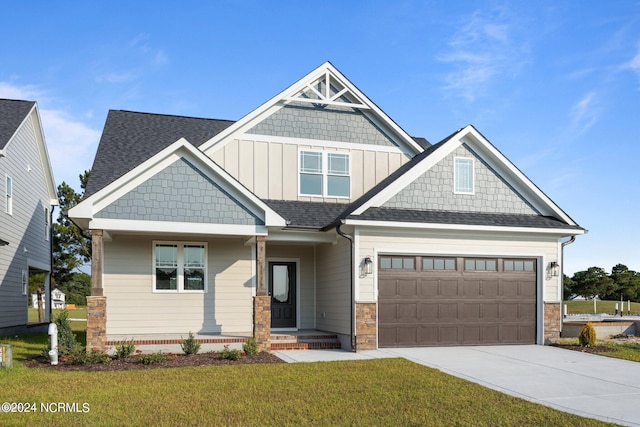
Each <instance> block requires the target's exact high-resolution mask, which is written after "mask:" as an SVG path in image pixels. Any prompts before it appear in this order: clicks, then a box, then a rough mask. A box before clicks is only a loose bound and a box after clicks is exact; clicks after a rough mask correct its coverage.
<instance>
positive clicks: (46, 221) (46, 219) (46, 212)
mask: <svg viewBox="0 0 640 427" xmlns="http://www.w3.org/2000/svg"><path fill="white" fill-rule="evenodd" d="M49 234H50V233H49V208H44V240H49Z"/></svg>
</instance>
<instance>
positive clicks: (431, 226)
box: [345, 219, 585, 236]
mask: <svg viewBox="0 0 640 427" xmlns="http://www.w3.org/2000/svg"><path fill="white" fill-rule="evenodd" d="M345 224H347V225H354V226H360V227H384V228H394V229H395V228H406V229H420V230H461V231H481V232H503V233H532V234H551V235H558V236H576V235H579V234H585V232H584V230H573V229H566V228H535V227H506V226H502V227H500V226H495V225H467V224H435V223H422V222H393V221H367V220H362V219H347V220H345Z"/></svg>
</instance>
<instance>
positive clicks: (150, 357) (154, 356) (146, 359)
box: [140, 351, 172, 365]
mask: <svg viewBox="0 0 640 427" xmlns="http://www.w3.org/2000/svg"><path fill="white" fill-rule="evenodd" d="M171 359H172V356H171V354H164V353H162V352H161V351H159V352H157V353H149V354H143V355H142V356H140V363H142V364H143V365H152V364H154V363H161V362H167V361H169V360H171Z"/></svg>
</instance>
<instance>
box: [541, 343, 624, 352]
mask: <svg viewBox="0 0 640 427" xmlns="http://www.w3.org/2000/svg"><path fill="white" fill-rule="evenodd" d="M551 346H553V347H559V348H564V349H567V350H574V351H581V352H583V353H614V352H616V351H618V350H616V349H615V348H612V347H609V346H606V345H595V346H593V347H582V346H581V345H578V344H551Z"/></svg>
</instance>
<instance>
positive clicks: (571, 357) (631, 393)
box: [275, 345, 640, 426]
mask: <svg viewBox="0 0 640 427" xmlns="http://www.w3.org/2000/svg"><path fill="white" fill-rule="evenodd" d="M275 353H276V354H277V355H278V356H280V357H281V358H283V359H284V360H286V361H288V362H310V361H328V360H349V359H370V358H381V357H404V358H405V359H408V360H411V361H413V362H416V363H420V364H422V365H425V366H429V367H432V368H436V369H439V370H441V371H443V372H446V373H448V374H451V375H455V376H457V377H460V378H464V379H466V380H469V381H472V382H475V383H478V384H481V385H484V386H486V387H489V388H492V389H494V390H498V391H501V392H503V393H507V394H510V395H513V396H517V397H521V398H523V399H526V400H529V401H532V402H536V403H540V404H542V405H546V406H551V407H553V408H555V409H558V410H561V411H565V412H570V413H574V414H578V415H581V416H584V417H589V418H595V419H599V420H603V421H608V422H613V423H618V424H622V425H633V426H640V363H637V362H628V361H626V360H619V359H613V358H609V357H604V356H596V355H592V354H587V353H581V352H577V351H571V350H563V349H560V348H555V347H548V346H539V345H524V346H518V345H513V346H478V347H425V348H393V349H381V350H374V351H364V352H359V353H348V352H339V351H326V350H306V351H280V352H275Z"/></svg>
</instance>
